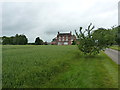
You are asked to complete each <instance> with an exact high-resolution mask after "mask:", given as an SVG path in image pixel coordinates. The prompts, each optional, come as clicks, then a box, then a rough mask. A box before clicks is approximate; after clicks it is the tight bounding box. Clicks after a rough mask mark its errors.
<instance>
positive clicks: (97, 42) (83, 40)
mask: <svg viewBox="0 0 120 90" xmlns="http://www.w3.org/2000/svg"><path fill="white" fill-rule="evenodd" d="M91 26H92V23H91V24H90V25H89V26H88V28H87V29H85V31H84V32H83V31H82V27H80V30H79V31H80V33H79V34H78V33H77V32H76V30H75V33H76V36H77V38H78V39H79V42H80V43H79V44H78V48H79V49H80V50H81V51H82V52H83V53H84V54H85V55H96V54H98V53H99V52H100V51H101V50H105V48H107V47H109V46H110V45H111V44H112V43H113V41H114V38H112V39H111V38H110V35H111V31H108V30H106V29H98V30H96V31H94V32H93V29H94V26H92V27H91Z"/></svg>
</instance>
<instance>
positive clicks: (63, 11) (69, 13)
mask: <svg viewBox="0 0 120 90" xmlns="http://www.w3.org/2000/svg"><path fill="white" fill-rule="evenodd" d="M80 1H81V2H80ZM86 1H87V0H86ZM92 1H93V3H91V5H89V4H88V3H87V2H84V0H76V1H74V0H71V1H68V0H65V1H59V2H57V1H54V2H39V3H33V2H27V3H26V2H24V3H14V2H11V3H3V6H2V9H3V13H2V19H3V22H2V26H3V29H2V31H3V35H9V36H12V35H15V34H16V33H18V34H23V33H24V34H25V35H27V37H28V38H29V41H30V42H33V41H34V40H35V38H36V37H37V36H39V37H41V38H42V39H43V40H45V41H51V40H52V39H53V38H54V37H55V36H56V34H57V32H58V31H60V32H69V31H72V32H73V33H74V30H75V29H76V30H78V29H79V27H80V26H82V27H83V28H86V27H87V25H89V23H91V22H92V23H93V24H94V25H95V26H96V27H105V28H106V27H111V26H112V25H114V24H117V18H116V17H117V15H116V14H117V12H116V9H117V7H116V4H117V0H116V2H114V0H107V1H106V2H101V1H100V0H98V1H97V0H92ZM68 2H69V3H68ZM82 2H84V3H83V4H84V5H82ZM113 2H114V3H113ZM108 4H109V5H108ZM87 6H89V7H87Z"/></svg>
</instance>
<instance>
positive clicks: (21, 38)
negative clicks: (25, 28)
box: [2, 34, 28, 45]
mask: <svg viewBox="0 0 120 90" xmlns="http://www.w3.org/2000/svg"><path fill="white" fill-rule="evenodd" d="M2 40H3V42H2V44H3V45H7V44H9V45H26V44H27V42H28V39H27V38H26V36H25V35H18V34H16V35H15V36H12V37H6V36H3V37H2Z"/></svg>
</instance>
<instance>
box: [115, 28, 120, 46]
mask: <svg viewBox="0 0 120 90" xmlns="http://www.w3.org/2000/svg"><path fill="white" fill-rule="evenodd" d="M115 30H117V32H116V37H115V41H116V42H117V44H118V45H119V46H120V26H118V27H117V28H115Z"/></svg>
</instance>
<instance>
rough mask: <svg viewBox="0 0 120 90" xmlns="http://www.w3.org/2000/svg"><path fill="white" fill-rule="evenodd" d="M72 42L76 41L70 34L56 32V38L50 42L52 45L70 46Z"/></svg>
mask: <svg viewBox="0 0 120 90" xmlns="http://www.w3.org/2000/svg"><path fill="white" fill-rule="evenodd" d="M73 40H76V37H75V35H72V33H71V32H70V33H60V32H58V34H57V37H56V38H54V39H53V41H52V42H51V44H52V45H71V44H72V42H73Z"/></svg>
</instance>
